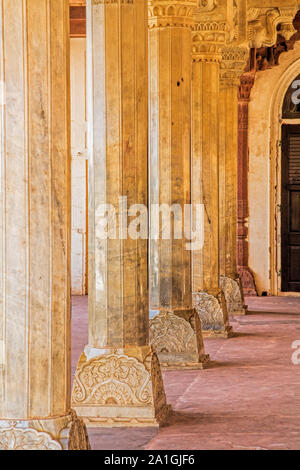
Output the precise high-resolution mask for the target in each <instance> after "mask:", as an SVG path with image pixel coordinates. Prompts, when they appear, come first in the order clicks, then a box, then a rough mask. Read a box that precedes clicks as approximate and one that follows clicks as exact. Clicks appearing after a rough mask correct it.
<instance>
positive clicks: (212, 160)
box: [192, 22, 232, 337]
mask: <svg viewBox="0 0 300 470" xmlns="http://www.w3.org/2000/svg"><path fill="white" fill-rule="evenodd" d="M224 42H225V23H208V22H205V23H197V24H196V25H195V30H194V32H193V46H192V63H193V81H192V143H193V147H192V203H193V205H195V204H199V203H202V204H203V206H204V211H203V212H204V222H203V223H204V246H203V248H202V250H201V251H200V252H199V251H194V252H193V301H194V306H195V308H196V310H197V312H198V315H199V318H200V319H201V324H202V330H203V333H204V334H205V335H217V336H224V337H228V336H229V335H230V334H231V330H232V329H231V326H230V325H229V319H228V312H227V307H226V302H225V297H224V293H223V292H222V290H221V288H220V283H219V278H220V269H219V120H220V117H219V112H220V103H219V97H220V96H219V87H220V62H221V59H222V54H221V49H222V46H223V45H224ZM199 188H201V189H199Z"/></svg>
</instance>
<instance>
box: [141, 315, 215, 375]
mask: <svg viewBox="0 0 300 470" xmlns="http://www.w3.org/2000/svg"><path fill="white" fill-rule="evenodd" d="M184 317H185V318H184ZM150 342H151V344H152V346H153V348H154V349H155V351H156V352H157V354H158V357H159V360H160V363H161V366H162V367H164V368H166V369H174V368H175V369H178V368H183V369H203V368H204V367H206V366H207V365H208V364H209V356H208V355H207V354H205V353H204V344H203V340H202V332H201V324H200V321H199V319H198V317H197V314H196V312H195V311H192V312H189V313H188V312H185V315H183V316H179V315H178V314H177V315H176V314H174V313H172V312H168V311H165V312H160V313H159V314H158V315H156V316H155V317H154V318H153V319H152V320H150Z"/></svg>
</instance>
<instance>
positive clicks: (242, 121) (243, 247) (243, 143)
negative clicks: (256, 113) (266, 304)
mask: <svg viewBox="0 0 300 470" xmlns="http://www.w3.org/2000/svg"><path fill="white" fill-rule="evenodd" d="M254 80H255V72H248V73H244V74H243V75H242V76H241V80H240V87H239V94H238V230H237V272H238V274H239V276H240V279H241V283H242V287H243V291H244V293H245V294H246V295H254V296H255V295H257V291H256V286H255V280H254V276H253V273H252V272H251V270H250V268H249V264H248V261H249V252H248V217H249V207H248V166H249V165H248V154H249V149H248V107H249V101H250V93H251V89H252V87H253V85H254Z"/></svg>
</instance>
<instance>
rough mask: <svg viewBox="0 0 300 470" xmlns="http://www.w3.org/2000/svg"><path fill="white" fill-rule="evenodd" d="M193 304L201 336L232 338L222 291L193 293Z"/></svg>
mask: <svg viewBox="0 0 300 470" xmlns="http://www.w3.org/2000/svg"><path fill="white" fill-rule="evenodd" d="M193 303H194V307H195V309H196V312H197V314H198V315H199V318H200V321H201V325H202V332H203V336H217V337H223V338H224V337H225V338H228V337H230V336H232V334H233V333H232V327H231V326H230V325H229V318H228V311H227V306H226V300H225V297H224V293H223V292H222V290H210V291H203V292H195V293H194V294H193Z"/></svg>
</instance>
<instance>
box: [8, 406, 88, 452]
mask: <svg viewBox="0 0 300 470" xmlns="http://www.w3.org/2000/svg"><path fill="white" fill-rule="evenodd" d="M89 449H90V444H89V439H88V435H87V431H86V427H85V425H84V423H83V421H82V420H81V419H79V418H78V417H77V416H76V414H75V413H74V412H72V413H71V414H70V415H67V416H62V417H59V418H53V419H42V420H27V421H23V420H22V421H21V420H9V421H8V420H1V421H0V450H89Z"/></svg>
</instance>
